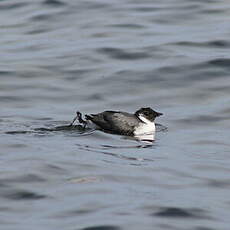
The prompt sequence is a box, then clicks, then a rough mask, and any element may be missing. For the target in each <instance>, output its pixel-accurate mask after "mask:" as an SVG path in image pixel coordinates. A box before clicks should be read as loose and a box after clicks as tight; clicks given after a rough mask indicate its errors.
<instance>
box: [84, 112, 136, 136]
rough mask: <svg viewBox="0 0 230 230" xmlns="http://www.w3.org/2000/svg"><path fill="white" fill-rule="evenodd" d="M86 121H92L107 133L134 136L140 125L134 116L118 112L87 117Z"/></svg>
mask: <svg viewBox="0 0 230 230" xmlns="http://www.w3.org/2000/svg"><path fill="white" fill-rule="evenodd" d="M127 117H128V119H127ZM86 119H87V120H90V121H92V122H93V123H94V124H96V125H97V126H99V128H101V129H103V130H105V131H109V132H113V133H118V134H123V135H132V134H133V132H134V129H135V126H136V125H138V120H137V119H136V118H135V117H134V115H133V114H130V113H120V112H116V111H105V112H103V113H98V114H91V115H86Z"/></svg>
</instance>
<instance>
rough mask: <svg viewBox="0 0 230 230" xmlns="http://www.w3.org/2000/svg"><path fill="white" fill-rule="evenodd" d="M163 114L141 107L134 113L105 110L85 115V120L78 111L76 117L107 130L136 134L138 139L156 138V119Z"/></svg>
mask: <svg viewBox="0 0 230 230" xmlns="http://www.w3.org/2000/svg"><path fill="white" fill-rule="evenodd" d="M161 115H162V113H159V112H156V111H154V110H153V109H151V108H149V107H148V108H141V109H139V110H137V111H136V112H135V113H134V114H131V113H127V112H120V111H104V112H102V113H98V114H90V115H85V120H83V119H82V114H81V113H80V112H77V117H76V119H78V121H79V123H82V124H83V125H84V126H87V127H91V128H96V129H99V130H103V131H105V132H109V133H113V134H120V135H126V136H134V137H137V138H138V139H146V138H147V139H148V140H154V139H155V131H156V127H155V123H154V121H155V118H156V117H159V116H161ZM73 122H74V121H73ZM72 124H73V123H72Z"/></svg>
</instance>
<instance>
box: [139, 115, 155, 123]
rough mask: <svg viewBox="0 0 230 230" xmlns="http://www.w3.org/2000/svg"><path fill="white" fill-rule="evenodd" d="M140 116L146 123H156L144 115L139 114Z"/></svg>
mask: <svg viewBox="0 0 230 230" xmlns="http://www.w3.org/2000/svg"><path fill="white" fill-rule="evenodd" d="M138 118H139V119H140V120H141V121H143V122H144V123H145V124H150V123H154V122H152V121H150V120H148V119H147V118H146V117H144V116H143V115H141V114H140V115H138Z"/></svg>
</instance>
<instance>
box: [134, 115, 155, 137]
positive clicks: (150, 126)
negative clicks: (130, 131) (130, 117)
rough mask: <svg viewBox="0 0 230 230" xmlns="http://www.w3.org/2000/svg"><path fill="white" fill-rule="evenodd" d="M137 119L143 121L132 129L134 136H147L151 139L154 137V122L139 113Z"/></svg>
mask: <svg viewBox="0 0 230 230" xmlns="http://www.w3.org/2000/svg"><path fill="white" fill-rule="evenodd" d="M139 119H140V120H142V121H143V122H144V123H141V124H140V125H139V126H138V127H137V128H136V129H135V131H134V136H136V137H142V136H143V137H145V136H149V138H151V139H152V140H154V139H155V131H156V127H155V123H154V122H152V121H150V120H148V119H146V118H145V117H144V116H142V115H140V116H139Z"/></svg>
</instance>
